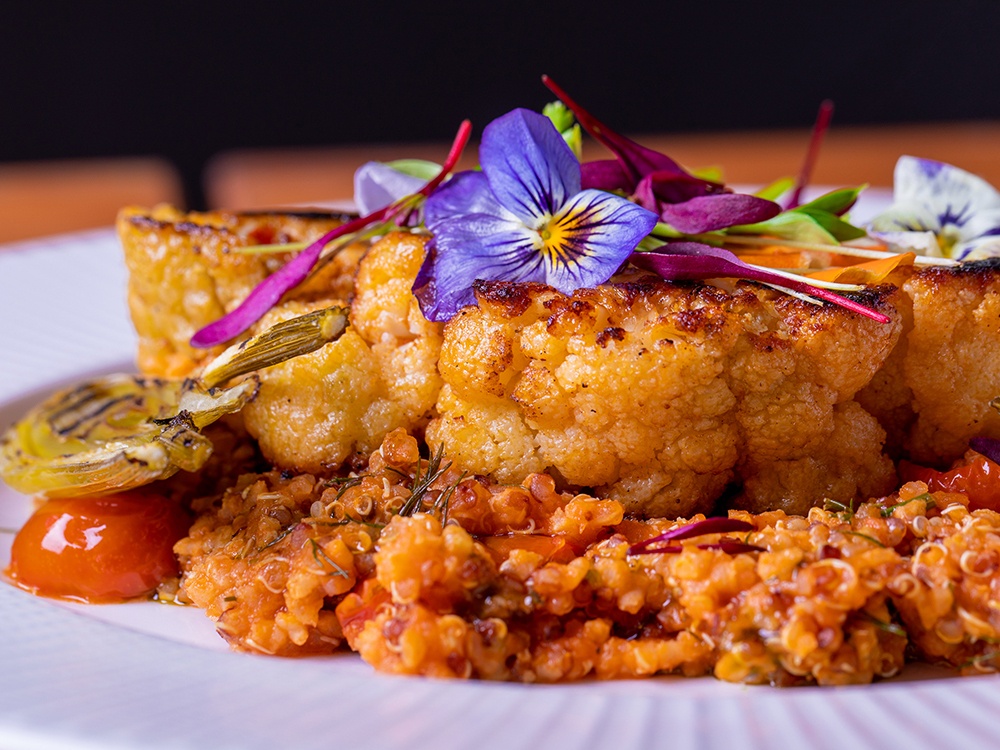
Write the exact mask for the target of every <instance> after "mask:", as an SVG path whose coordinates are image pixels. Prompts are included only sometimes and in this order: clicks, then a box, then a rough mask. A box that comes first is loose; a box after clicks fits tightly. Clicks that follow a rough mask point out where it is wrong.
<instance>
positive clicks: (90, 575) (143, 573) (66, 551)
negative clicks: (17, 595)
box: [7, 489, 190, 602]
mask: <svg viewBox="0 0 1000 750" xmlns="http://www.w3.org/2000/svg"><path fill="white" fill-rule="evenodd" d="M189 523H190V521H189V518H188V516H187V513H185V512H184V510H183V509H182V508H180V507H179V506H178V505H177V503H174V502H172V501H169V500H167V498H165V497H163V496H162V495H159V494H157V493H155V492H152V491H149V490H145V489H140V490H132V491H128V492H121V493H118V494H113V495H99V496H95V497H70V498H61V499H55V500H49V501H47V502H46V503H45V504H44V505H42V506H41V507H40V508H39V509H38V510H37V511H35V513H34V515H32V516H31V518H29V519H28V521H27V523H25V524H24V526H23V527H22V528H21V530H20V531H19V532H18V533H17V536H15V537H14V544H13V546H12V547H11V560H10V566H9V567H8V568H7V575H9V576H10V577H11V579H13V581H14V582H15V583H17V585H19V586H20V587H22V588H24V589H27V590H28V591H31V592H32V593H35V594H40V595H42V596H52V597H56V598H60V599H77V600H82V601H86V602H113V601H122V600H124V599H133V598H135V597H139V596H144V595H146V594H150V593H152V592H153V591H154V590H155V589H156V587H157V585H159V584H160V582H162V581H163V580H164V579H166V578H169V577H170V576H175V575H177V573H178V566H177V558H176V557H175V556H174V553H173V546H174V543H175V542H176V541H177V540H178V539H180V538H181V537H183V536H184V535H185V534H186V533H187V530H188V526H189Z"/></svg>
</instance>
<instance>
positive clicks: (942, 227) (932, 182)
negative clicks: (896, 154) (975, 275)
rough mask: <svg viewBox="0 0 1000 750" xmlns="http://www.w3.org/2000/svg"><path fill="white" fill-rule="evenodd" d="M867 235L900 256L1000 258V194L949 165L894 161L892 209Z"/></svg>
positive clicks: (875, 221) (903, 159)
mask: <svg viewBox="0 0 1000 750" xmlns="http://www.w3.org/2000/svg"><path fill="white" fill-rule="evenodd" d="M868 231H869V234H871V235H872V236H873V237H877V238H878V239H881V240H882V241H884V242H886V243H887V244H888V245H889V246H890V248H891V249H893V250H895V251H897V252H906V251H912V252H915V253H917V254H918V255H928V256H933V257H942V258H953V259H955V260H977V259H981V258H988V257H993V256H1000V192H997V190H996V189H995V188H994V187H993V186H992V185H990V184H989V183H988V182H986V181H985V180H983V179H982V178H980V177H977V176H976V175H974V174H971V173H969V172H966V171H965V170H963V169H959V168H958V167H953V166H951V165H950V164H945V163H943V162H939V161H932V160H931V159H918V158H916V157H913V156H903V157H900V159H899V161H898V162H896V171H895V174H894V177H893V205H892V206H891V207H890V208H889V209H888V210H887V211H885V212H884V213H882V214H879V215H878V216H876V217H875V218H874V219H873V220H872V221H871V223H870V224H869V226H868Z"/></svg>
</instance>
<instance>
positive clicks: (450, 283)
mask: <svg viewBox="0 0 1000 750" xmlns="http://www.w3.org/2000/svg"><path fill="white" fill-rule="evenodd" d="M540 243H541V239H540V237H539V236H538V233H537V232H534V231H533V230H530V229H528V228H527V227H525V226H524V225H523V224H521V223H520V221H518V220H517V219H516V218H515V217H511V218H510V219H506V220H505V219H503V218H499V217H497V216H493V215H489V214H468V215H463V216H458V217H455V218H453V219H451V220H449V221H442V222H440V223H439V224H438V225H437V228H436V229H435V235H434V238H433V239H432V240H431V242H430V243H429V248H428V255H427V257H426V258H425V259H424V264H423V266H422V267H421V269H420V272H419V273H418V274H417V278H416V280H415V281H414V283H413V293H414V295H415V296H416V298H417V301H418V302H420V309H421V312H423V314H424V317H425V318H427V319H428V320H433V321H436V322H441V321H447V320H451V318H453V317H454V316H455V314H456V313H457V312H458V311H459V310H460V309H461V308H463V307H465V306H466V305H471V304H474V303H475V301H476V300H475V296H474V295H473V293H472V283H473V282H474V281H475V280H476V279H486V280H489V281H496V280H503V281H541V282H544V281H545V268H544V263H543V255H542V253H540V252H539V251H538V248H539V245H540Z"/></svg>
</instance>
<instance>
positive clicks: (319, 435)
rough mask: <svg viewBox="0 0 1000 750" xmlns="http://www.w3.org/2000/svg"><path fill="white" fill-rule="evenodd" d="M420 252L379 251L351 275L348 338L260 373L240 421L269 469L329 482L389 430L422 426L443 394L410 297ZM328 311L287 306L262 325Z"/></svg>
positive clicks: (417, 248) (415, 248)
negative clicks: (323, 476)
mask: <svg viewBox="0 0 1000 750" xmlns="http://www.w3.org/2000/svg"><path fill="white" fill-rule="evenodd" d="M424 242H425V238H422V237H420V236H417V235H413V234H409V233H403V232H401V233H395V234H391V235H389V236H388V237H386V238H384V239H382V240H381V241H379V242H376V243H375V244H374V245H373V246H372V247H371V249H370V250H369V251H368V252H367V254H366V255H365V257H364V258H363V259H362V261H361V265H360V267H359V269H358V273H357V279H356V284H355V293H354V299H353V301H352V303H351V315H350V317H351V325H350V327H349V328H348V329H347V331H346V332H345V333H344V334H343V335H342V336H341V337H340V338H339V339H338V340H337V341H334V342H333V343H331V344H327V345H326V346H324V347H323V348H321V349H319V350H317V351H315V352H312V353H311V354H306V355H303V356H300V357H296V358H295V359H293V360H290V361H288V362H285V363H283V364H280V365H277V366H275V367H270V368H268V369H266V370H264V371H262V372H261V373H260V379H261V385H260V391H259V393H258V394H257V398H256V399H255V400H254V401H253V402H252V403H250V404H249V405H247V407H246V408H245V409H244V410H243V416H244V420H245V423H246V427H247V430H248V431H249V432H250V434H251V435H253V436H254V437H255V438H257V440H258V441H259V442H260V447H261V450H262V451H263V453H264V455H265V456H266V457H267V458H268V459H269V460H270V461H272V462H274V463H275V464H277V465H278V466H280V467H282V468H285V469H294V470H296V471H301V472H314V473H318V472H326V471H329V470H331V469H335V468H337V467H338V466H340V465H341V464H343V463H344V462H345V461H346V460H347V459H348V458H350V457H351V455H352V454H354V453H356V452H360V453H365V454H366V453H370V452H371V451H373V450H375V449H376V448H378V446H379V445H380V444H381V442H382V439H383V438H384V437H385V436H386V435H387V434H388V433H389V432H390V431H392V430H393V429H396V428H398V427H403V428H405V429H407V430H410V431H415V430H420V429H421V428H422V427H423V426H424V424H426V422H427V420H428V419H429V418H430V415H431V411H432V409H433V407H434V402H435V400H436V398H437V394H438V390H439V389H440V387H441V379H440V377H439V376H438V373H437V359H438V353H439V350H440V345H441V333H440V326H439V325H438V324H436V323H429V322H428V321H427V320H426V319H425V318H424V317H423V316H422V315H421V314H420V311H419V309H418V308H417V304H416V300H414V298H413V295H412V294H411V293H410V287H411V286H412V285H413V279H414V278H415V277H416V275H417V271H418V270H419V269H420V264H421V262H422V261H423V258H424ZM325 304H329V301H323V302H314V303H308V304H307V303H300V302H295V301H292V302H286V303H284V304H282V305H280V306H278V307H277V308H275V309H274V310H272V311H271V312H270V313H269V314H268V315H267V316H265V318H264V319H263V320H262V321H261V325H262V326H268V325H273V324H274V323H277V322H279V321H280V320H284V319H287V318H289V317H292V316H294V315H300V314H302V313H305V312H307V311H308V310H309V309H314V308H317V307H320V306H322V305H325Z"/></svg>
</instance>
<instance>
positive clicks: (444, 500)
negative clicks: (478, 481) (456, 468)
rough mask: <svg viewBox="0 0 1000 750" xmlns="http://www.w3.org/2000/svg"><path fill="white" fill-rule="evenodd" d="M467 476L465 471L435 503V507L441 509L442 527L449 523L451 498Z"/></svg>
mask: <svg viewBox="0 0 1000 750" xmlns="http://www.w3.org/2000/svg"><path fill="white" fill-rule="evenodd" d="M465 474H466V472H464V471H463V472H462V474H461V475H460V476H459V477H458V479H457V480H455V481H454V482H453V483H452V484H450V485H448V488H447V489H446V490H445V491H444V492H442V493H441V494H440V495H439V496H438V499H437V502H436V503H434V507H440V508H441V524H442V525H443V524H445V523H446V522H447V521H448V504H449V503H450V502H451V496H452V495H454V494H455V490H457V489H458V485H460V484H461V483H462V481H463V480H464V479H465Z"/></svg>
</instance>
